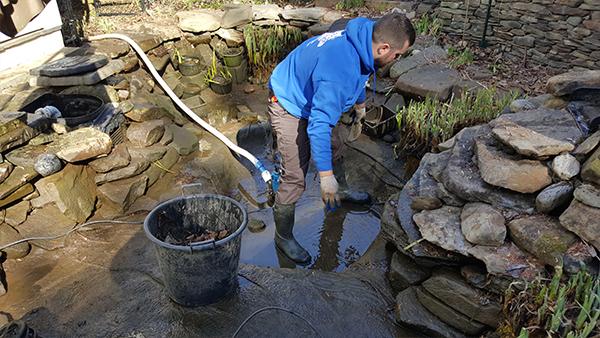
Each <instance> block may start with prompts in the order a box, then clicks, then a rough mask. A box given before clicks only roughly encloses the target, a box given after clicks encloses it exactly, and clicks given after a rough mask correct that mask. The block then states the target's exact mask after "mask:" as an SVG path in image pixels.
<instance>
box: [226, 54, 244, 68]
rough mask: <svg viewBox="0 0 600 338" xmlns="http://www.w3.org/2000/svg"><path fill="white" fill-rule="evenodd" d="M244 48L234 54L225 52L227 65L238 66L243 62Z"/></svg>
mask: <svg viewBox="0 0 600 338" xmlns="http://www.w3.org/2000/svg"><path fill="white" fill-rule="evenodd" d="M243 52H244V51H243V50H240V51H239V52H237V53H234V54H223V63H224V64H225V66H227V67H237V66H239V65H240V64H241V63H242V60H243V59H244V55H243Z"/></svg>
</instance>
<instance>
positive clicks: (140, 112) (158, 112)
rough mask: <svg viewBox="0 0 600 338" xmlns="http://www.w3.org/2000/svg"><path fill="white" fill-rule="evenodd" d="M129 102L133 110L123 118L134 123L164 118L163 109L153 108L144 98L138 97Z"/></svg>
mask: <svg viewBox="0 0 600 338" xmlns="http://www.w3.org/2000/svg"><path fill="white" fill-rule="evenodd" d="M129 101H130V102H131V103H133V108H132V109H131V111H129V112H127V113H126V114H125V116H127V117H128V118H130V119H132V120H133V121H135V122H145V121H152V120H156V119H159V118H161V117H163V116H165V111H164V109H162V108H160V107H157V106H155V105H154V104H152V103H151V102H149V101H148V100H147V99H146V98H145V97H139V96H138V97H134V98H132V99H131V100H129Z"/></svg>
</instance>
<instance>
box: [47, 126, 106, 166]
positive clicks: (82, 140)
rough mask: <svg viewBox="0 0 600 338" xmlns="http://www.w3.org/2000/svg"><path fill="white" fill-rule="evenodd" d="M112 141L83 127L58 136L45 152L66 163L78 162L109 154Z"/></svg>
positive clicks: (97, 132)
mask: <svg viewBox="0 0 600 338" xmlns="http://www.w3.org/2000/svg"><path fill="white" fill-rule="evenodd" d="M112 146H113V144H112V140H111V139H110V136H108V135H107V134H105V133H103V132H101V131H98V130H96V129H94V128H92V127H85V128H80V129H77V130H74V131H72V132H69V133H66V134H63V135H60V136H59V137H58V139H57V140H56V141H54V142H52V143H51V144H49V145H48V147H47V148H46V151H48V152H52V153H55V154H56V156H58V158H60V159H62V160H65V161H67V162H71V163H72V162H78V161H83V160H88V159H92V158H95V157H98V156H102V155H106V154H108V153H110V150H111V149H112Z"/></svg>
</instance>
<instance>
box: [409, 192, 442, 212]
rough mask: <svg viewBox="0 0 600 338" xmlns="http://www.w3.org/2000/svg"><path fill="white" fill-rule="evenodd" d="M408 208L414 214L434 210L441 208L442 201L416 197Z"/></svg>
mask: <svg viewBox="0 0 600 338" xmlns="http://www.w3.org/2000/svg"><path fill="white" fill-rule="evenodd" d="M410 206H411V208H413V209H414V210H415V212H419V211H423V210H434V209H438V208H441V207H442V201H440V200H439V198H437V197H428V196H416V197H415V198H413V199H412V201H411V202H410Z"/></svg>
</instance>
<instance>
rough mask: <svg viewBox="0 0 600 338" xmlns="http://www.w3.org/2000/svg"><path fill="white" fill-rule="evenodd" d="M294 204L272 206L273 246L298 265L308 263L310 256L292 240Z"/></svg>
mask: <svg viewBox="0 0 600 338" xmlns="http://www.w3.org/2000/svg"><path fill="white" fill-rule="evenodd" d="M295 211H296V204H295V203H292V204H279V203H277V202H275V205H274V206H273V218H274V219H275V246H277V248H278V249H279V250H281V252H282V253H283V254H284V255H286V256H287V257H288V258H289V259H291V260H293V261H294V262H296V263H298V264H306V263H310V254H309V253H308V251H306V250H305V249H304V248H303V247H301V246H300V244H298V242H297V241H296V239H295V238H294V234H293V230H294V214H295Z"/></svg>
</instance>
